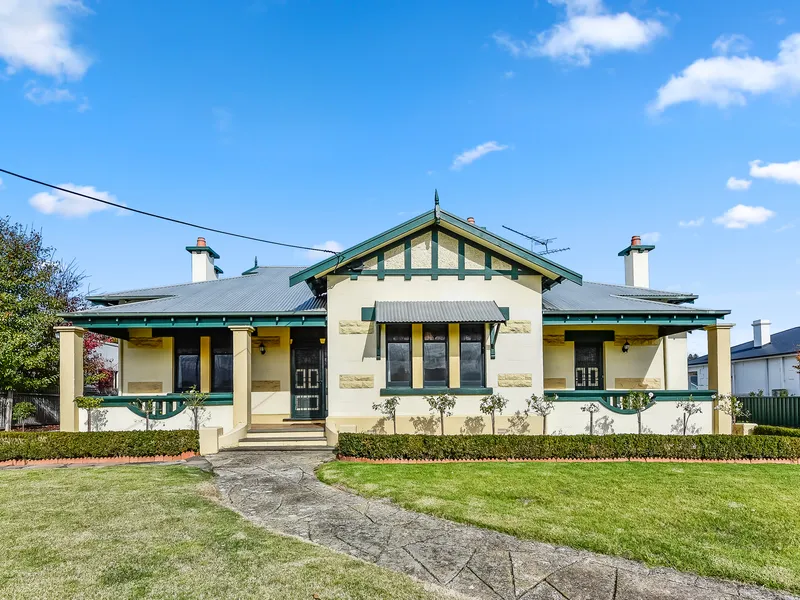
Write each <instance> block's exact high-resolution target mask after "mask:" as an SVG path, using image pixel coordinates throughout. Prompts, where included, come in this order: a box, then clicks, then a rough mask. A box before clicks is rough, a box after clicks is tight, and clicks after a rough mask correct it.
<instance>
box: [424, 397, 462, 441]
mask: <svg viewBox="0 0 800 600" xmlns="http://www.w3.org/2000/svg"><path fill="white" fill-rule="evenodd" d="M425 401H426V402H427V403H428V406H429V407H430V410H431V412H438V413H439V426H440V428H441V431H442V435H444V418H445V417H449V416H450V415H452V414H453V407H454V406H455V405H456V397H455V396H453V395H452V394H439V395H438V396H425Z"/></svg>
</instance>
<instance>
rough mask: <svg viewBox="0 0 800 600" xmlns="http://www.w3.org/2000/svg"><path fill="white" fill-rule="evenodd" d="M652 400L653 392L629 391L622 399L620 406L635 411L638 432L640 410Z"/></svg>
mask: <svg viewBox="0 0 800 600" xmlns="http://www.w3.org/2000/svg"><path fill="white" fill-rule="evenodd" d="M652 401H653V392H647V393H646V394H645V393H644V392H631V393H630V394H628V395H627V396H625V398H623V399H622V408H627V409H628V410H635V411H636V420H637V422H638V423H639V433H642V411H643V410H644V409H645V408H647V407H648V406H650V403H651V402H652Z"/></svg>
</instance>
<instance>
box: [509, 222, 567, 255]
mask: <svg viewBox="0 0 800 600" xmlns="http://www.w3.org/2000/svg"><path fill="white" fill-rule="evenodd" d="M503 228H504V229H508V230H509V231H513V232H514V233H516V234H517V235H521V236H522V237H524V238H527V239H528V240H530V242H531V252H536V254H540V255H544V254H555V253H556V252H564V251H566V250H569V248H568V247H567V248H553V249H552V250H551V249H550V244H552V243H553V242H554V241H556V239H557V238H542V237H537V236H535V235H528V234H527V233H522V232H521V231H517V230H516V229H511V227H509V226H508V225H503ZM536 246H544V250H543V251H541V252H537V251H536Z"/></svg>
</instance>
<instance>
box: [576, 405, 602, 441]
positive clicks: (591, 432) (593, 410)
mask: <svg viewBox="0 0 800 600" xmlns="http://www.w3.org/2000/svg"><path fill="white" fill-rule="evenodd" d="M581 410H582V411H583V412H588V413H589V435H594V413H596V412H600V406H599V405H598V404H595V403H594V402H589V403H588V404H584V405H583V406H581Z"/></svg>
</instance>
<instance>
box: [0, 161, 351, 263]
mask: <svg viewBox="0 0 800 600" xmlns="http://www.w3.org/2000/svg"><path fill="white" fill-rule="evenodd" d="M0 173H5V174H6V175H11V176H12V177H17V178H18V179H24V180H25V181H30V182H31V183H35V184H38V185H43V186H45V187H49V188H51V189H54V190H58V191H60V192H66V193H68V194H73V195H74V196H80V197H81V198H86V199H87V200H93V201H95V202H100V203H102V204H107V205H108V206H114V207H116V208H119V209H121V210H129V211H131V212H134V213H136V214H139V215H144V216H145V217H153V218H154V219H161V220H162V221H169V222H170V223H177V224H178V225H186V226H187V227H194V228H195V229H202V230H203V231H211V232H213V233H219V234H221V235H229V236H231V237H236V238H241V239H243V240H251V241H253V242H261V243H263V244H272V245H274V246H283V247H284V248H297V249H298V250H311V251H313V252H327V253H328V254H339V253H338V252H336V251H334V250H328V249H326V248H312V247H310V246H300V245H298V244H287V243H285V242H275V241H272V240H265V239H262V238H257V237H252V236H249V235H243V234H241V233H233V232H232V231H225V230H223V229H215V228H214V227H206V226H205V225H198V224H197V223H190V222H189V221H181V220H180V219H173V218H172V217H165V216H164V215H159V214H156V213H151V212H147V211H146V210H139V209H138V208H131V207H130V206H125V205H124V204H117V203H116V202H111V201H110V200H103V199H102V198H95V197H94V196H89V195H87V194H82V193H80V192H76V191H74V190H68V189H67V188H63V187H59V186H57V185H53V184H52V183H47V182H45V181H40V180H38V179H34V178H33V177H27V176H25V175H21V174H19V173H14V172H13V171H9V170H7V169H3V168H0Z"/></svg>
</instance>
